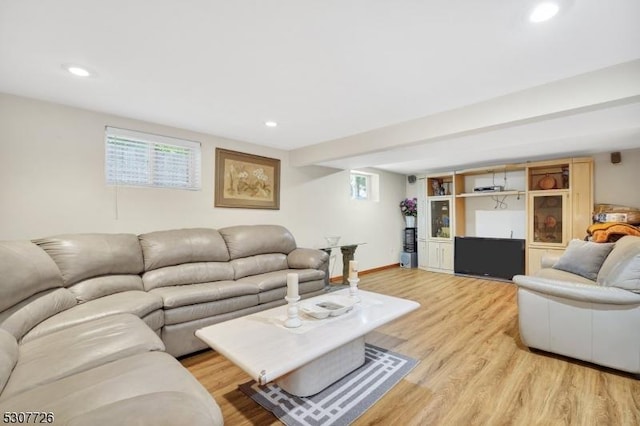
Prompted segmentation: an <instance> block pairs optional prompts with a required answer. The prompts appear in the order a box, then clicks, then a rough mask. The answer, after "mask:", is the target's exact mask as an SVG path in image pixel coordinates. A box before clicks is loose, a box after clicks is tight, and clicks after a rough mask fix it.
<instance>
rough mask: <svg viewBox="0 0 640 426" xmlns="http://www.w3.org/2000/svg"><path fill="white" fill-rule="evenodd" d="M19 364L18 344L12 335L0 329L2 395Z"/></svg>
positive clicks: (0, 385)
mask: <svg viewBox="0 0 640 426" xmlns="http://www.w3.org/2000/svg"><path fill="white" fill-rule="evenodd" d="M17 362H18V343H17V342H16V339H15V338H14V337H13V336H12V335H11V334H9V333H8V332H6V331H5V330H3V329H1V328H0V393H2V390H3V389H4V386H5V385H6V384H7V381H9V376H11V372H12V371H13V367H15V366H16V363H17Z"/></svg>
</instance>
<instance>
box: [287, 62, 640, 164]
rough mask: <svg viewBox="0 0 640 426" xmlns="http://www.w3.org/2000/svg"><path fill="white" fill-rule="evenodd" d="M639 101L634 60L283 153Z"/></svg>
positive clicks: (322, 155) (308, 160) (298, 156)
mask: <svg viewBox="0 0 640 426" xmlns="http://www.w3.org/2000/svg"><path fill="white" fill-rule="evenodd" d="M638 102H640V60H634V61H630V62H625V63H622V64H618V65H615V66H611V67H608V68H603V69H600V70H597V71H592V72H589V73H585V74H580V75H577V76H574V77H570V78H566V79H562V80H558V81H554V82H551V83H547V84H544V85H541V86H536V87H533V88H529V89H525V90H521V91H518V92H514V93H510V94H508V95H504V96H500V97H497V98H493V99H490V100H487V101H483V102H479V103H476V104H472V105H469V106H465V107H462V108H457V109H453V110H450V111H444V112H441V113H437V114H433V115H429V116H426V117H422V118H419V119H415V120H410V121H406V122H403V123H398V124H394V125H390V126H386V127H383V128H379V129H375V130H371V131H368V132H364V133H359V134H357V135H352V136H348V137H344V138H340V139H334V140H330V141H326V142H321V143H318V144H315V145H310V146H306V147H303V148H298V149H294V150H292V151H290V152H289V159H290V162H291V164H292V165H293V166H306V165H312V164H319V163H323V162H328V161H334V160H339V159H343V158H349V157H353V156H357V155H363V154H369V153H375V152H381V151H385V150H389V149H393V148H400V147H406V146H412V145H417V144H424V143H428V142H430V141H438V140H442V139H444V138H450V137H454V136H455V137H457V136H466V135H472V134H477V133H482V132H486V131H491V130H496V129H500V128H506V127H510V126H514V125H520V124H524V123H531V122H536V121H542V120H547V119H550V118H557V117H562V116H567V115H573V114H578V113H583V112H587V111H595V110H599V109H604V108H611V107H614V106H619V105H625V104H630V103H638Z"/></svg>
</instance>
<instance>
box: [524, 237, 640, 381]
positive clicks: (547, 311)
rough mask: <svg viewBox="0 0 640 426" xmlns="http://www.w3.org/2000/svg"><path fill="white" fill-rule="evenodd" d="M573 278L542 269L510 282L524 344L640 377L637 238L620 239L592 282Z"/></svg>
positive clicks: (639, 244) (639, 250)
mask: <svg viewBox="0 0 640 426" xmlns="http://www.w3.org/2000/svg"><path fill="white" fill-rule="evenodd" d="M587 261H588V260H586V259H584V262H587ZM546 262H548V260H547V261H546ZM572 275H573V274H572V273H570V272H567V271H561V270H555V269H549V268H543V269H542V270H541V271H539V273H537V274H536V276H525V275H518V276H515V277H514V278H513V281H514V282H515V283H516V284H517V285H518V320H519V325H520V336H521V338H522V341H523V343H524V344H525V345H527V346H529V347H532V348H536V349H541V350H543V351H548V352H553V353H557V354H561V355H565V356H569V357H572V358H577V359H581V360H584V361H589V362H593V363H596V364H600V365H603V366H607V367H612V368H615V369H618V370H622V371H627V372H631V373H634V374H640V237H630V236H627V237H624V238H622V239H620V240H619V241H618V242H617V243H616V245H615V247H614V248H613V250H612V251H611V253H610V254H609V255H608V256H607V257H606V259H605V260H604V263H603V264H602V267H600V268H599V272H598V276H597V279H596V281H591V280H589V279H587V278H584V277H581V276H577V275H576V276H575V278H574V277H572ZM621 287H622V288H621Z"/></svg>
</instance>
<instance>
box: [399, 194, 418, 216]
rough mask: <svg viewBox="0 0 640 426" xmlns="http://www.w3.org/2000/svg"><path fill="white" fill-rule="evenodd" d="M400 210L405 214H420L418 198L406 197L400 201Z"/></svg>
mask: <svg viewBox="0 0 640 426" xmlns="http://www.w3.org/2000/svg"><path fill="white" fill-rule="evenodd" d="M400 211H401V212H402V214H403V215H404V216H413V217H416V216H418V199H417V198H406V199H404V200H402V201H400Z"/></svg>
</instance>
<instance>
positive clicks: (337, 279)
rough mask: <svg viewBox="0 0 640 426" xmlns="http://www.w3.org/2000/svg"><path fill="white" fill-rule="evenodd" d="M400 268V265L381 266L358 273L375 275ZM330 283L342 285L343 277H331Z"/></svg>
mask: <svg viewBox="0 0 640 426" xmlns="http://www.w3.org/2000/svg"><path fill="white" fill-rule="evenodd" d="M399 267H400V263H392V264H391V265H385V266H379V267H377V268H372V269H367V270H365V271H358V275H367V274H373V273H374V272H380V271H384V270H385V269H393V268H399ZM329 282H330V283H342V275H338V276H337V277H331V279H329Z"/></svg>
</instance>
